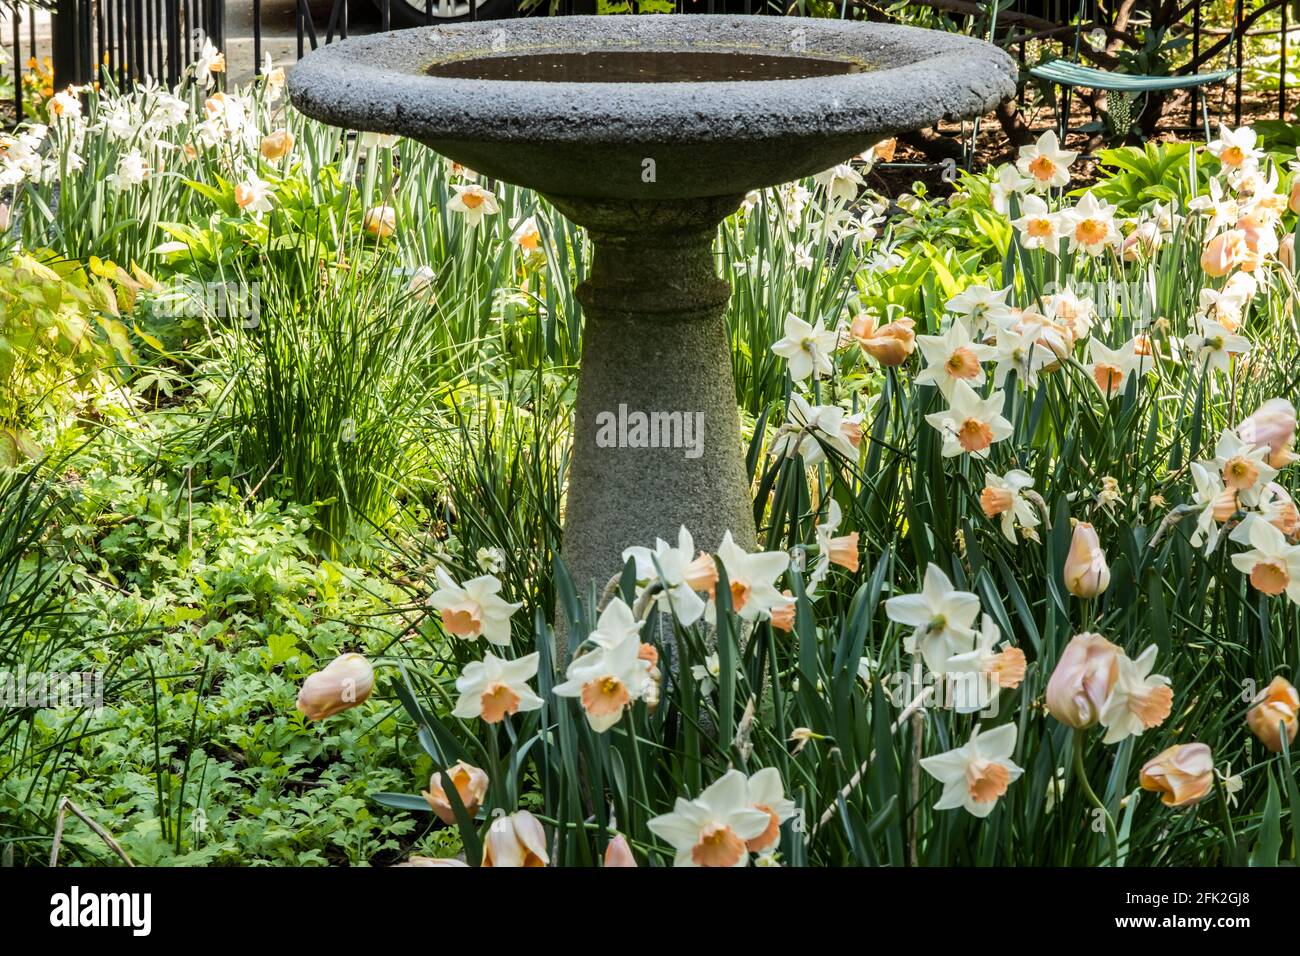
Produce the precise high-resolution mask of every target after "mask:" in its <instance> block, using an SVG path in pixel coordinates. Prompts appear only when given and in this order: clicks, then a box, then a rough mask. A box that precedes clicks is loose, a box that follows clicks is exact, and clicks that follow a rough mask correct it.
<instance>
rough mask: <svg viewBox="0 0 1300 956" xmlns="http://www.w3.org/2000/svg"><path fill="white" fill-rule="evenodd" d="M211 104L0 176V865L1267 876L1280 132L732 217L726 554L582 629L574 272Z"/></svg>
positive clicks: (863, 176)
mask: <svg viewBox="0 0 1300 956" xmlns="http://www.w3.org/2000/svg"><path fill="white" fill-rule="evenodd" d="M221 65H222V64H221V60H220V57H219V54H218V53H217V51H215V50H207V51H205V53H204V57H203V59H202V60H201V61H200V62H199V63H198V64H196V66H195V67H194V69H193V71H192V74H191V76H190V77H189V78H188V79H187V81H186V82H185V83H184V84H182V85H181V86H180V87H178V88H177V89H175V90H164V89H161V88H158V87H156V86H145V87H142V88H137V89H135V90H132V91H125V92H119V91H116V90H113V89H111V88H108V87H105V88H101V89H93V90H81V91H77V90H74V91H63V92H59V93H56V94H54V95H53V96H52V97H51V98H50V100H49V103H48V108H47V111H46V115H47V116H48V120H49V122H48V124H47V125H44V126H30V127H26V128H22V129H20V130H18V131H17V132H15V133H14V134H6V136H5V137H4V139H3V141H0V147H3V150H2V155H0V183H3V185H4V188H5V190H6V194H5V198H6V200H7V203H8V212H9V215H10V217H11V222H12V224H13V231H12V234H11V237H10V238H11V241H10V242H9V245H8V247H7V248H6V250H5V257H4V261H3V263H0V270H3V276H4V279H5V281H3V282H0V303H2V305H0V310H2V311H0V381H3V382H4V383H5V388H4V391H3V393H0V465H2V466H3V469H4V470H3V480H0V504H2V507H3V515H4V520H3V523H2V525H0V609H3V614H0V671H3V675H4V683H3V684H0V693H4V694H6V695H8V696H7V698H6V706H5V707H4V709H3V710H0V767H2V768H3V774H2V775H0V776H2V777H3V783H2V784H0V847H2V848H3V849H2V851H0V852H2V853H3V859H4V860H5V861H7V862H15V863H24V864H37V863H41V862H45V861H48V859H49V856H50V852H51V848H52V843H53V842H54V835H53V834H54V830H55V821H56V818H57V816H58V812H59V804H60V801H61V800H62V799H65V798H66V799H70V800H72V801H73V802H74V803H75V804H76V806H77V807H78V808H79V809H81V810H82V811H83V812H84V813H86V814H87V815H88V816H89V817H91V818H92V819H94V820H95V821H96V822H97V823H98V824H99V825H100V826H101V827H102V828H104V829H105V830H106V831H107V832H109V833H110V834H111V835H112V836H113V837H114V839H115V840H116V841H117V842H118V843H119V844H120V846H121V848H122V850H123V852H124V853H125V854H126V855H127V856H128V858H130V859H131V860H133V861H134V862H137V863H160V864H197V863H218V864H298V865H314V864H322V865H325V864H379V865H391V864H395V863H403V862H404V863H408V864H411V865H469V866H477V865H491V866H511V865H557V866H558V865H607V866H613V865H619V866H626V865H638V866H661V865H674V864H676V865H701V866H715V865H727V866H732V865H747V864H751V863H752V864H755V865H792V866H799V865H877V864H889V865H951V864H1058V865H1099V866H1111V865H1116V866H1122V865H1173V864H1198V865H1206V864H1243V863H1255V864H1263V865H1272V864H1278V863H1283V862H1294V861H1295V859H1296V853H1297V850H1298V849H1300V847H1298V845H1297V833H1296V819H1297V812H1300V790H1298V789H1297V778H1296V774H1295V768H1294V765H1293V755H1292V747H1293V744H1294V740H1295V735H1296V729H1297V726H1298V723H1297V707H1298V706H1300V701H1298V700H1297V696H1296V690H1295V688H1294V686H1293V682H1294V680H1295V676H1296V675H1295V671H1296V667H1297V663H1298V657H1300V645H1298V643H1297V640H1298V639H1300V613H1298V612H1297V604H1300V544H1297V539H1298V538H1300V513H1298V512H1297V509H1296V506H1295V504H1294V502H1293V494H1294V490H1295V483H1294V482H1295V477H1294V472H1295V466H1294V464H1293V458H1294V454H1293V451H1292V446H1293V441H1294V433H1295V428H1296V413H1295V410H1294V404H1293V403H1294V400H1295V391H1296V376H1295V373H1294V356H1295V353H1296V345H1295V343H1296V340H1297V329H1296V323H1297V319H1296V308H1295V305H1296V279H1295V239H1294V234H1295V229H1296V212H1297V210H1300V191H1298V190H1297V187H1296V185H1295V184H1294V180H1295V178H1296V172H1295V169H1294V168H1293V164H1294V161H1295V160H1296V153H1295V151H1294V144H1293V143H1290V142H1288V141H1287V139H1286V136H1285V135H1283V133H1284V131H1283V132H1279V131H1278V130H1276V129H1269V128H1266V129H1265V131H1264V133H1261V134H1260V135H1257V134H1256V132H1255V131H1254V130H1252V129H1250V128H1241V129H1231V128H1221V129H1220V130H1219V131H1218V133H1217V138H1216V139H1215V140H1214V141H1212V142H1210V143H1196V144H1186V143H1184V144H1179V143H1165V144H1148V145H1145V146H1141V147H1135V146H1131V147H1119V148H1114V149H1109V150H1106V151H1104V152H1102V153H1101V154H1100V157H1099V162H1100V168H1101V170H1102V174H1101V176H1100V178H1099V179H1098V180H1097V181H1096V182H1095V183H1092V184H1091V185H1088V186H1081V185H1079V184H1078V183H1077V182H1076V181H1075V179H1074V176H1073V172H1072V170H1074V169H1075V168H1076V164H1077V157H1076V156H1075V155H1074V154H1073V153H1071V152H1070V151H1067V150H1065V149H1064V148H1063V147H1062V146H1061V144H1060V143H1059V142H1058V141H1057V140H1056V138H1055V136H1054V135H1053V134H1050V133H1047V134H1043V135H1042V136H1040V137H1038V138H1037V139H1036V140H1035V141H1034V142H1033V143H1032V144H1031V145H1029V146H1026V147H1024V148H1022V149H1021V150H1019V151H1018V153H1017V155H1016V156H1015V158H1014V160H1013V161H1011V162H1008V163H1007V164H1005V165H1002V166H999V167H996V168H993V169H989V170H984V171H980V172H976V173H971V174H965V175H963V176H961V177H960V178H959V181H958V183H957V184H956V188H955V190H954V191H953V192H952V194H951V195H947V196H943V197H936V196H932V195H929V194H927V193H926V191H925V190H924V189H923V188H917V189H914V190H912V191H910V192H907V193H904V194H901V195H894V196H882V195H878V194H876V193H875V192H873V191H872V190H871V189H870V188H869V186H868V182H867V179H868V177H870V176H871V170H872V167H873V164H874V163H875V162H876V160H877V152H880V151H882V150H878V151H869V152H868V153H867V154H864V155H863V156H861V157H845V163H844V164H843V165H841V166H837V167H835V168H834V169H831V170H827V171H825V172H824V173H822V174H820V175H818V176H816V177H814V178H812V179H810V180H807V181H804V182H799V183H791V184H788V185H786V186H784V187H781V188H778V189H774V190H770V191H766V192H763V193H761V194H755V195H752V196H750V197H747V199H746V201H745V203H744V205H743V206H742V207H741V208H740V209H739V210H737V212H736V213H735V214H734V215H733V216H732V217H730V218H729V219H728V220H727V222H726V223H725V224H724V225H723V226H722V228H721V229H720V230H719V235H718V240H717V245H716V253H717V263H718V268H719V272H720V274H722V275H723V276H724V277H725V278H727V279H728V281H729V282H730V283H731V285H732V288H733V295H732V299H731V302H730V304H729V306H728V316H727V318H728V325H729V330H730V336H731V364H732V371H733V374H734V378H735V382H736V392H737V394H736V401H737V405H738V407H739V408H740V409H741V413H742V422H743V426H744V427H743V430H744V434H745V440H746V441H747V442H748V455H747V464H748V468H749V471H750V478H751V482H752V489H753V493H754V515H755V519H756V523H757V526H758V529H759V536H760V542H761V550H760V551H758V552H756V553H746V552H745V551H744V550H742V549H740V548H739V547H737V546H736V545H735V543H734V542H733V541H732V540H730V538H729V537H728V538H724V539H723V540H721V541H704V540H697V539H695V538H693V536H692V534H691V531H692V529H690V528H685V529H681V531H680V532H679V533H677V534H671V535H669V537H668V539H667V540H663V541H640V542H627V546H628V551H627V552H626V554H625V559H626V561H627V566H626V568H625V570H624V572H623V573H622V574H621V575H619V576H616V577H614V578H612V579H611V580H609V581H597V582H585V581H573V580H572V579H571V578H570V576H569V573H568V571H567V570H566V568H565V565H564V562H563V554H562V548H561V537H562V536H561V529H562V527H563V515H564V510H565V496H564V490H565V473H566V465H567V455H568V451H567V449H568V445H569V440H570V434H569V430H570V421H571V414H572V402H573V396H574V392H575V382H576V369H577V366H578V364H579V362H580V359H581V349H582V316H581V310H580V308H579V306H578V304H577V302H576V301H575V299H574V294H573V291H572V290H573V286H574V284H575V282H576V281H578V280H580V279H581V277H582V275H583V273H584V270H585V268H586V265H587V258H586V257H587V247H586V244H585V239H584V237H583V235H582V233H581V231H580V230H578V229H576V228H575V227H573V226H572V225H571V224H569V223H567V222H566V221H565V220H563V219H562V218H561V217H560V216H559V215H558V214H557V213H555V212H554V211H553V210H552V209H550V207H549V206H548V205H547V204H546V203H545V202H544V201H543V200H541V199H540V198H539V197H537V196H535V195H533V194H531V193H528V192H527V191H524V190H519V189H516V188H513V187H509V186H504V185H502V184H499V183H493V182H490V181H487V180H485V179H484V178H482V177H480V176H478V175H477V174H476V173H475V172H474V171H473V170H468V169H464V168H462V167H458V166H456V165H455V164H452V163H450V162H448V161H446V160H445V159H443V158H441V157H438V156H436V155H434V154H433V153H431V152H429V151H428V150H427V149H425V148H424V147H422V146H420V145H418V144H415V143H412V142H409V141H405V140H396V139H391V138H386V137H379V136H374V135H369V134H365V135H345V134H343V133H341V132H340V131H338V130H334V129H330V128H327V127H323V126H321V125H319V124H316V123H313V122H310V121H308V120H306V119H304V118H303V117H301V116H299V115H298V114H296V113H294V111H293V110H292V109H291V108H289V107H288V106H287V105H286V104H285V102H284V97H283V75H282V74H281V73H279V72H278V71H270V72H268V74H267V75H266V76H265V77H264V78H262V79H260V80H258V81H257V82H256V83H255V84H253V85H252V86H250V87H248V88H246V89H242V90H235V89H227V88H223V87H222V85H221V84H220V83H219V78H220V74H221V69H220V67H221ZM1265 134H1267V135H1265ZM628 507H629V508H634V507H636V503H635V502H629V503H628ZM560 621H563V622H564V624H565V631H566V633H567V635H568V640H567V643H566V642H557V640H556V625H557V622H560ZM83 674H89V675H92V676H93V680H92V681H91V683H90V685H89V686H90V688H91V691H92V693H90V694H88V695H87V694H82V695H81V696H78V695H77V694H76V693H72V694H71V695H70V698H71V699H63V698H61V697H60V696H59V693H57V692H58V691H60V685H59V683H58V681H56V680H55V677H56V676H59V675H83ZM78 688H81V689H84V685H80V684H79V685H77V686H76V687H74V688H72V689H73V690H74V691H75V690H77V689H78ZM62 689H66V688H62ZM67 696H69V695H64V697H67ZM59 841H60V845H59V861H60V862H61V863H64V864H69V863H72V864H107V863H113V862H115V861H117V860H118V857H117V855H116V854H115V852H114V851H113V849H112V848H111V847H110V846H109V845H108V844H106V843H105V842H104V840H102V839H101V837H100V836H99V835H98V834H96V833H95V832H94V831H93V830H92V829H91V828H89V827H87V826H85V825H84V824H83V823H82V822H81V821H80V819H77V818H68V819H67V821H66V823H65V827H64V830H63V832H62V835H61V836H60V838H59Z"/></svg>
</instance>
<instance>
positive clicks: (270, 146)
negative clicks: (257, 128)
mask: <svg viewBox="0 0 1300 956" xmlns="http://www.w3.org/2000/svg"><path fill="white" fill-rule="evenodd" d="M291 149H293V134H292V133H290V132H289V131H288V130H287V129H277V130H276V131H275V132H274V133H270V134H268V135H267V136H265V137H263V139H262V145H261V146H260V147H259V148H258V152H260V153H261V154H262V157H263V158H264V159H267V160H269V161H271V162H275V161H276V160H280V159H284V157H286V156H288V155H289V151H290V150H291Z"/></svg>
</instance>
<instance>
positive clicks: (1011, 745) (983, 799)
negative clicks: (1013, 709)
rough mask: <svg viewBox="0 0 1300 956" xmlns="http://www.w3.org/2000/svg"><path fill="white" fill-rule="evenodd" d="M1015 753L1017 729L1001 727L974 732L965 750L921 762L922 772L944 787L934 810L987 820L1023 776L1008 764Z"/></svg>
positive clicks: (937, 755)
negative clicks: (962, 813)
mask: <svg viewBox="0 0 1300 956" xmlns="http://www.w3.org/2000/svg"><path fill="white" fill-rule="evenodd" d="M1015 749H1016V725H1015V724H1002V725H1001V726H999V727H994V728H993V729H992V730H989V731H985V732H983V733H981V732H980V730H979V728H976V729H975V731H974V732H973V733H972V734H971V738H970V740H969V741H968V742H967V743H966V744H965V745H964V746H962V747H958V748H956V749H955V750H949V751H948V752H946V753H941V754H936V755H935V756H933V757H924V758H922V760H921V769H923V770H924V771H925V772H926V773H928V774H929V775H930V776H932V777H934V778H935V779H936V780H938V781H939V782H940V783H942V784H943V795H942V796H940V798H939V802H938V803H936V804H935V805H934V808H935V809H936V810H955V809H956V808H957V807H962V808H963V809H965V810H966V811H967V812H968V813H970V814H971V815H972V816H976V817H986V816H988V815H989V814H990V813H992V812H993V808H994V807H995V806H996V805H997V802H998V797H1000V796H1002V795H1003V794H1004V793H1006V792H1007V787H1008V786H1010V785H1011V784H1012V783H1013V782H1014V781H1015V780H1016V779H1017V778H1019V776H1020V774H1021V773H1023V771H1022V770H1021V769H1020V768H1019V767H1017V766H1016V765H1015V764H1014V763H1013V762H1012V761H1011V754H1012V752H1013V751H1014V750H1015Z"/></svg>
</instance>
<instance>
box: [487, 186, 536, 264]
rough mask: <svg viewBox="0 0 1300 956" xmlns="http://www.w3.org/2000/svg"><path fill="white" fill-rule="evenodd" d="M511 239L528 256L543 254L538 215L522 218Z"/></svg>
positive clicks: (511, 234)
mask: <svg viewBox="0 0 1300 956" xmlns="http://www.w3.org/2000/svg"><path fill="white" fill-rule="evenodd" d="M494 198H495V197H494ZM510 241H511V242H512V243H514V245H515V248H517V249H518V250H519V251H520V252H522V253H523V254H524V255H526V256H536V255H541V254H542V231H541V230H540V229H539V228H538V227H537V219H536V217H534V216H528V217H527V218H525V219H523V220H521V221H520V222H519V224H518V225H516V226H515V228H514V231H513V232H512V233H510Z"/></svg>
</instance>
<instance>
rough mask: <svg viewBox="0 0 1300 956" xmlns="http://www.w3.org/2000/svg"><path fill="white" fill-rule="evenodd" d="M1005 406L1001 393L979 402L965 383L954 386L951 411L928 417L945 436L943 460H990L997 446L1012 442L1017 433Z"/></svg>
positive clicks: (950, 404)
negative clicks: (969, 457)
mask: <svg viewBox="0 0 1300 956" xmlns="http://www.w3.org/2000/svg"><path fill="white" fill-rule="evenodd" d="M1004 403H1005V398H1004V396H1003V394H1002V392H994V393H993V394H992V395H990V396H989V397H988V398H980V397H979V395H977V394H976V393H975V390H974V389H973V388H971V387H970V386H969V385H967V384H966V383H965V382H963V381H958V382H955V383H953V388H952V395H951V396H950V397H949V406H948V408H947V409H945V410H944V411H942V412H932V413H931V414H929V415H926V416H925V420H926V421H927V422H929V423H930V424H931V425H932V426H933V427H934V428H936V429H938V431H939V434H940V435H941V436H943V457H945V458H951V457H953V456H955V455H962V454H969V455H973V456H974V457H976V458H987V457H988V455H989V449H990V448H991V447H992V446H993V444H994V443H995V442H1000V441H1002V440H1003V439H1005V438H1010V437H1011V435H1012V433H1013V432H1014V431H1015V429H1013V428H1012V427H1011V422H1009V421H1007V420H1006V419H1005V418H1004V417H1003V416H1002V407H1003V405H1004Z"/></svg>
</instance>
